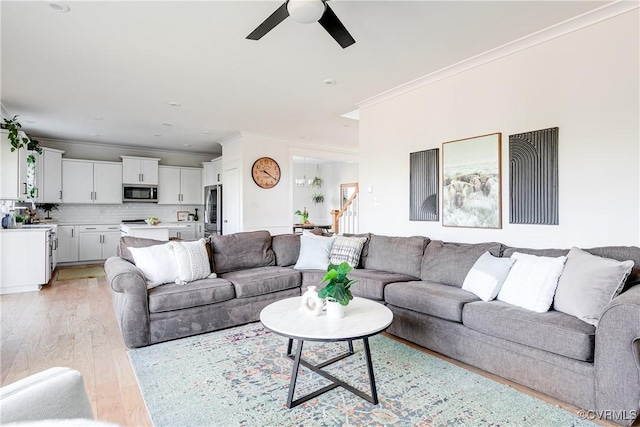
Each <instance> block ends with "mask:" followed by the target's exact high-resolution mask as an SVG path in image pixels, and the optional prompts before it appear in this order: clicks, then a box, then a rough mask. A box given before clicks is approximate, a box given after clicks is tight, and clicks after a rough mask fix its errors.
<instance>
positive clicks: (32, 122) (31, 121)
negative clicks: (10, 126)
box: [27, 120, 36, 125]
mask: <svg viewBox="0 0 640 427" xmlns="http://www.w3.org/2000/svg"><path fill="white" fill-rule="evenodd" d="M35 122H36V121H35V120H27V123H29V124H30V125H32V124H34V123H35Z"/></svg>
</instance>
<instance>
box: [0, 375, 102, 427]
mask: <svg viewBox="0 0 640 427" xmlns="http://www.w3.org/2000/svg"><path fill="white" fill-rule="evenodd" d="M75 418H82V419H88V420H93V410H92V409H91V403H90V402H89V397H88V396H87V391H86V390H85V387H84V380H83V379H82V374H80V372H78V371H76V370H73V369H70V368H50V369H47V370H46V371H42V372H39V373H37V374H34V375H31V376H29V377H26V378H23V379H21V380H19V381H16V382H14V383H12V384H9V385H7V386H5V387H2V388H1V389H0V424H7V423H16V422H26V421H41V420H51V419H75Z"/></svg>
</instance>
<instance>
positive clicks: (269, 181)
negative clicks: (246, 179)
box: [251, 157, 280, 188]
mask: <svg viewBox="0 0 640 427" xmlns="http://www.w3.org/2000/svg"><path fill="white" fill-rule="evenodd" d="M251 176H252V177H253V181H254V182H255V183H256V184H257V185H258V187H260V188H273V187H275V186H276V184H277V183H278V182H279V181H280V165H278V162H276V161H275V160H273V159H272V158H271V157H260V158H259V159H258V160H256V161H255V162H254V163H253V167H252V168H251Z"/></svg>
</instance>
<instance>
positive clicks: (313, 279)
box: [300, 270, 327, 291]
mask: <svg viewBox="0 0 640 427" xmlns="http://www.w3.org/2000/svg"><path fill="white" fill-rule="evenodd" d="M300 274H301V275H302V282H301V285H300V287H301V288H302V290H303V291H306V290H307V288H308V287H309V286H317V287H318V289H320V288H321V287H323V286H324V284H320V282H321V281H322V279H323V278H324V276H325V274H327V270H300Z"/></svg>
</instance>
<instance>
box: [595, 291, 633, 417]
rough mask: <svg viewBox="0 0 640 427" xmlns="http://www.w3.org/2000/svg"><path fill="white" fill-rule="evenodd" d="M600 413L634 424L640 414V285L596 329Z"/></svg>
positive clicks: (614, 304)
mask: <svg viewBox="0 0 640 427" xmlns="http://www.w3.org/2000/svg"><path fill="white" fill-rule="evenodd" d="M595 373H596V377H595V381H596V402H595V403H596V410H597V411H599V412H598V415H599V416H601V417H602V418H606V419H610V420H612V421H615V422H617V423H619V424H625V425H627V424H631V423H632V422H633V421H634V419H635V418H637V417H638V415H640V286H634V287H632V288H631V289H629V290H628V291H626V292H624V293H623V294H622V295H620V296H618V297H616V298H614V299H613V301H611V303H609V305H608V306H607V307H605V309H604V312H603V314H602V316H601V318H600V321H599V323H598V327H597V328H596V348H595Z"/></svg>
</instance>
